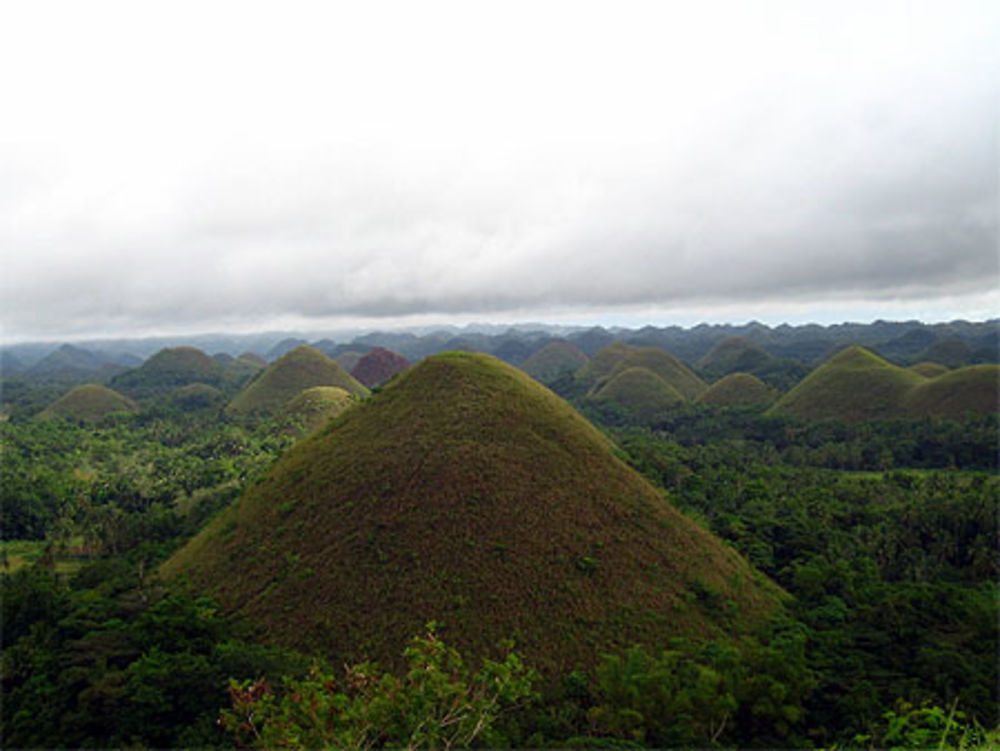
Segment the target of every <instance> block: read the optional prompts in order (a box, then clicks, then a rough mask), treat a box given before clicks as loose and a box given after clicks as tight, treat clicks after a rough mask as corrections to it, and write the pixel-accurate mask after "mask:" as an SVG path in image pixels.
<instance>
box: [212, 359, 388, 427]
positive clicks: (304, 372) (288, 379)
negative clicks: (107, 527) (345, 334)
mask: <svg viewBox="0 0 1000 751" xmlns="http://www.w3.org/2000/svg"><path fill="white" fill-rule="evenodd" d="M313 386H339V387H340V388H342V389H344V390H345V391H347V392H348V393H350V394H355V395H358V396H364V395H366V394H367V393H368V389H367V388H365V387H364V386H362V385H361V384H360V383H358V382H357V381H356V380H354V378H352V377H351V376H350V375H348V374H347V373H345V372H344V369H343V368H341V367H340V366H339V365H338V364H337V363H336V362H335V361H333V360H331V359H330V358H329V357H327V356H326V355H324V354H323V353H322V352H320V351H319V350H318V349H315V348H313V347H309V346H302V347H298V348H296V349H293V350H292V351H291V352H289V353H287V354H285V355H283V356H282V357H280V358H278V360H276V361H275V362H273V363H271V365H269V366H268V367H267V368H266V369H265V370H264V371H263V372H262V373H261V374H260V375H259V376H258V377H257V378H256V379H255V380H253V381H252V382H251V383H250V384H249V385H248V386H247V387H246V388H245V389H243V390H242V391H241V392H240V393H238V394H237V395H236V396H235V397H233V400H232V401H231V402H229V406H228V407H226V411H227V412H229V413H230V414H250V413H255V412H256V413H275V412H277V411H278V410H279V409H281V408H282V407H284V406H285V405H286V404H287V403H288V402H290V401H291V400H292V399H293V398H294V397H295V396H297V395H298V394H299V393H301V392H302V391H305V390H306V389H308V388H312V387H313Z"/></svg>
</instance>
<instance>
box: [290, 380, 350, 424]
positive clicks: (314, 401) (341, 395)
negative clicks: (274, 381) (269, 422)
mask: <svg viewBox="0 0 1000 751" xmlns="http://www.w3.org/2000/svg"><path fill="white" fill-rule="evenodd" d="M355 402H356V399H355V397H353V396H351V395H350V394H349V393H348V392H347V391H345V390H344V389H342V388H340V387H338V386H313V387H312V388H311V389H306V390H305V391H302V392H300V393H299V395H298V396H296V397H294V398H293V399H292V400H291V401H290V402H289V403H288V404H287V405H285V407H284V409H282V410H281V416H282V417H285V418H288V419H289V420H292V421H293V422H295V423H298V424H299V425H301V426H302V429H303V430H304V431H305V432H306V433H312V432H313V431H315V430H319V429H320V428H322V427H323V426H324V425H326V424H327V423H328V422H330V420H332V419H333V418H334V417H336V416H337V415H339V414H340V413H342V412H343V411H344V410H345V409H347V408H348V407H351V406H352V405H353V404H355Z"/></svg>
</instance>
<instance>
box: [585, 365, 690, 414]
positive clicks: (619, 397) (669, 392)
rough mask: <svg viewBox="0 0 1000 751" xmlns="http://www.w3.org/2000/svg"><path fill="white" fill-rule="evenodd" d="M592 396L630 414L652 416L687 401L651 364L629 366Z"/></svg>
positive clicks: (596, 400)
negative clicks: (651, 367) (653, 369)
mask: <svg viewBox="0 0 1000 751" xmlns="http://www.w3.org/2000/svg"><path fill="white" fill-rule="evenodd" d="M589 399H591V400H593V401H595V402H598V403H602V404H608V403H609V402H610V403H612V404H614V405H615V406H617V407H618V408H619V409H621V410H623V411H624V412H625V413H626V414H627V415H628V416H629V417H633V418H637V419H640V420H651V419H654V418H655V417H656V416H657V415H659V414H661V413H662V412H663V411H664V410H666V409H669V408H671V407H673V406H674V405H676V404H678V403H679V402H683V401H684V397H683V396H681V394H680V392H679V391H677V389H675V388H674V387H673V386H671V385H670V384H669V383H667V382H666V381H664V380H663V379H662V378H660V376H658V375H657V374H656V373H654V372H653V371H652V370H650V369H649V368H641V367H635V368H626V369H625V370H623V371H621V372H620V373H618V374H617V375H615V376H613V377H612V378H611V379H610V380H609V381H608V382H607V383H605V384H604V386H602V387H601V389H600V390H599V391H598V392H597V393H596V394H593V395H592V396H590V397H589Z"/></svg>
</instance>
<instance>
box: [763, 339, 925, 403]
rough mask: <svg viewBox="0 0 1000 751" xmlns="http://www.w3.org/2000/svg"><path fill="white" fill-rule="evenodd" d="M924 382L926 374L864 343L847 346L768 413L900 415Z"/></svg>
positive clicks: (780, 400) (807, 377)
mask: <svg viewBox="0 0 1000 751" xmlns="http://www.w3.org/2000/svg"><path fill="white" fill-rule="evenodd" d="M925 382H926V379H925V378H924V376H922V375H919V374H917V373H914V372H912V371H909V370H906V369H904V368H900V367H899V366H897V365H893V364H892V363H890V362H888V361H886V360H884V359H883V358H881V357H879V356H878V355H876V354H874V353H873V352H870V351H869V350H867V349H864V348H863V347H848V348H847V349H844V350H842V351H841V352H839V353H837V354H836V355H834V356H833V357H832V358H830V359H829V360H827V361H826V362H825V363H823V364H822V365H820V366H819V367H818V368H816V369H815V370H814V371H813V372H812V373H810V374H809V375H808V376H806V377H805V379H803V380H802V382H801V383H799V384H798V385H797V386H796V387H795V388H793V389H792V390H791V391H789V392H788V393H787V394H785V395H784V396H783V397H782V398H781V399H779V400H778V402H777V403H776V404H775V405H774V406H773V407H771V409H770V410H769V412H770V413H771V414H775V415H790V416H796V417H805V418H811V419H839V420H867V419H876V418H882V417H897V416H900V415H902V414H903V413H904V407H903V400H904V397H905V396H906V394H907V392H908V391H909V390H910V389H911V388H913V387H914V386H917V385H919V384H921V383H925Z"/></svg>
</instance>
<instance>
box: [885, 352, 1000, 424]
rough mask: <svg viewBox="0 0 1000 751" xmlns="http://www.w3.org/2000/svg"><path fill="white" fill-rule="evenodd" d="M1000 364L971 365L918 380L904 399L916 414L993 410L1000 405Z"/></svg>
mask: <svg viewBox="0 0 1000 751" xmlns="http://www.w3.org/2000/svg"><path fill="white" fill-rule="evenodd" d="M998 385H1000V366H998V365H969V366H967V367H964V368H959V369H958V370H952V371H949V372H947V373H944V374H943V375H939V376H937V377H936V378H933V379H931V380H929V381H926V382H924V383H920V384H917V386H916V387H915V388H914V389H912V390H911V391H910V392H909V393H908V394H906V396H905V398H904V399H903V406H904V408H905V410H906V412H907V413H908V414H909V415H911V416H914V417H925V416H933V417H959V416H961V415H963V414H965V413H966V412H977V413H980V414H989V413H990V412H996V411H997V409H998V407H1000V388H998Z"/></svg>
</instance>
